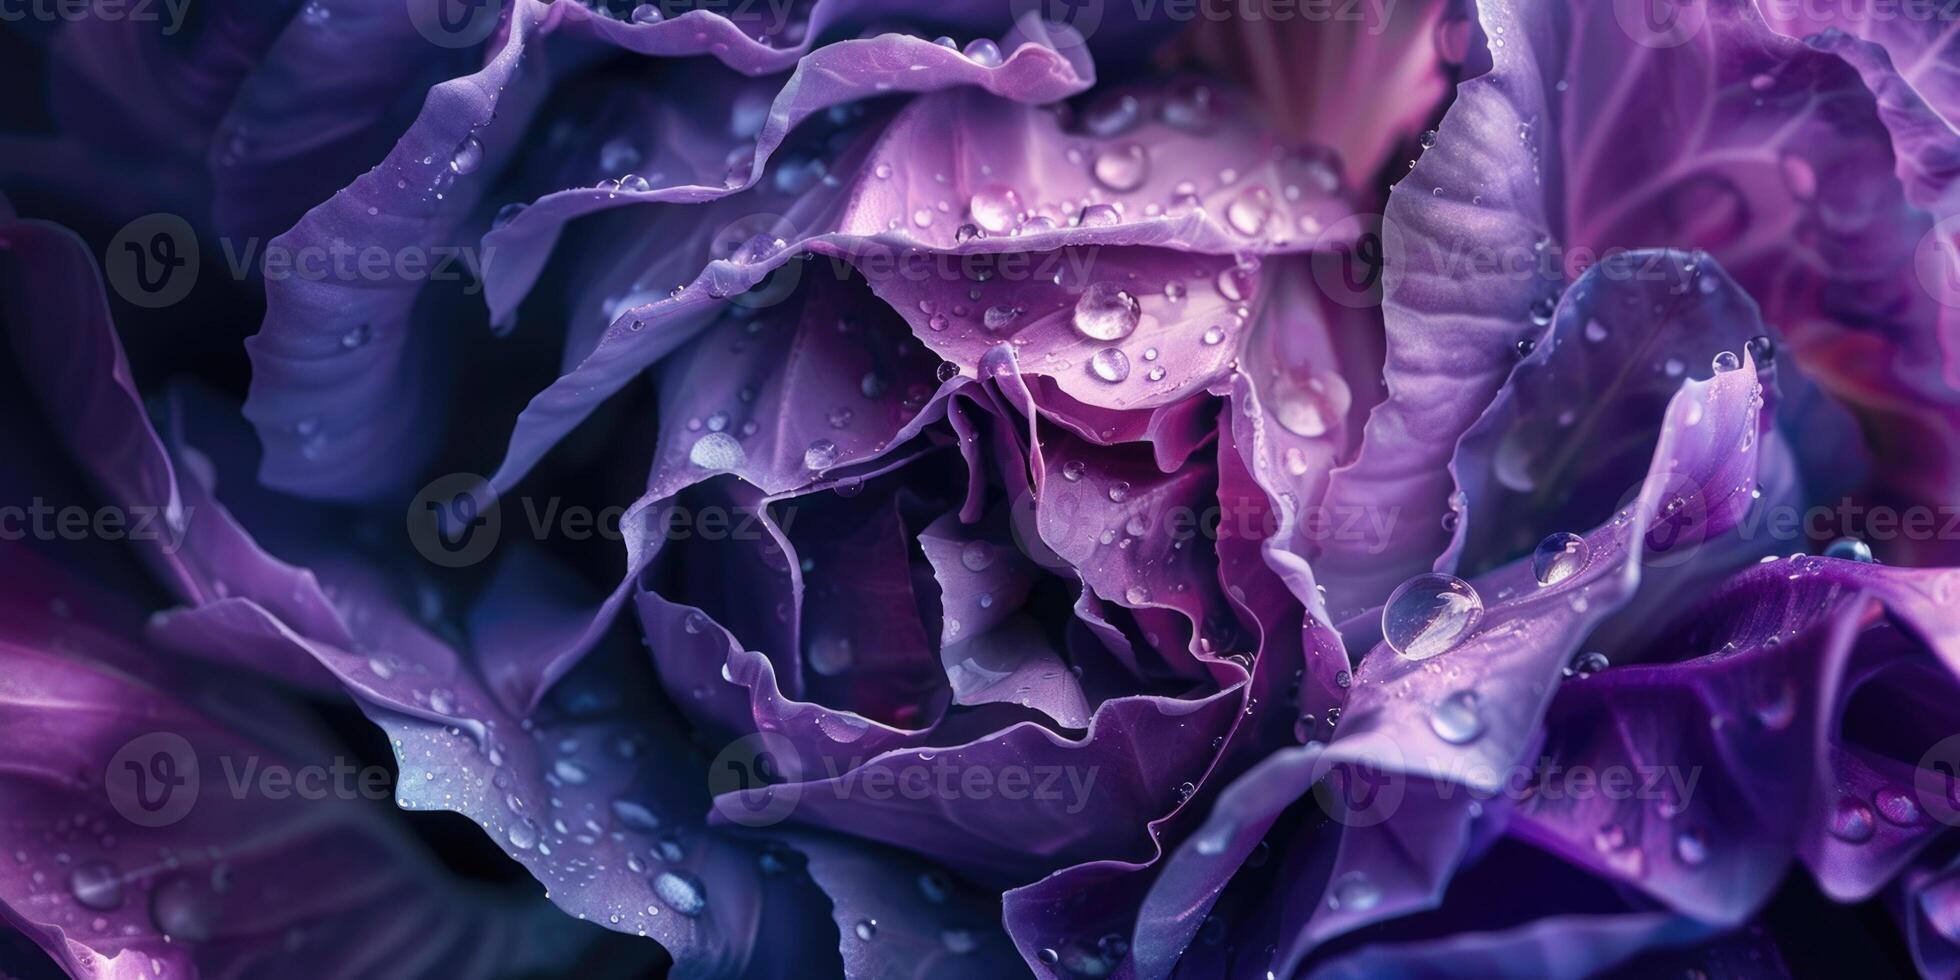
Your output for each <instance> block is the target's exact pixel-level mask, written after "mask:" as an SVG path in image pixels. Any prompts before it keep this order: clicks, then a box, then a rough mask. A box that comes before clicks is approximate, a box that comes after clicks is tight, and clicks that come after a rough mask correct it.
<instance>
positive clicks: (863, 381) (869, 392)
mask: <svg viewBox="0 0 1960 980" xmlns="http://www.w3.org/2000/svg"><path fill="white" fill-rule="evenodd" d="M887 387H888V386H887V385H886V384H885V379H884V378H883V377H880V376H879V374H878V372H876V371H866V372H864V377H862V378H859V379H858V394H860V395H863V396H864V397H866V398H877V397H879V396H881V395H883V394H884V393H885V390H886V388H887Z"/></svg>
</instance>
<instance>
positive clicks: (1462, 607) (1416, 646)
mask: <svg viewBox="0 0 1960 980" xmlns="http://www.w3.org/2000/svg"><path fill="white" fill-rule="evenodd" d="M1483 615H1484V600H1483V597H1482V596H1479V595H1478V594H1477V590H1476V589H1475V588H1472V587H1471V585H1470V583H1468V582H1465V581H1464V580H1462V579H1460V578H1457V577H1456V576H1454V575H1445V574H1443V573H1442V572H1424V573H1423V574H1421V575H1417V576H1416V577H1414V578H1412V579H1410V580H1408V581H1407V582H1404V583H1402V584H1401V585H1400V586H1398V587H1397V588H1396V590H1395V591H1394V592H1393V593H1391V594H1390V595H1389V597H1388V602H1387V603H1386V604H1384V605H1383V606H1382V639H1383V640H1384V641H1385V642H1387V643H1388V646H1389V649H1391V650H1394V651H1395V652H1396V653H1398V654H1400V655H1401V656H1403V657H1405V658H1407V659H1409V660H1427V659H1429V658H1430V657H1433V656H1436V655H1437V654H1439V653H1442V652H1444V651H1446V650H1448V649H1450V648H1451V647H1453V646H1455V645H1456V644H1457V643H1458V642H1459V641H1461V640H1462V639H1463V638H1464V637H1467V636H1469V635H1470V632H1471V631H1472V630H1474V629H1476V628H1477V622H1478V620H1480V619H1482V618H1483Z"/></svg>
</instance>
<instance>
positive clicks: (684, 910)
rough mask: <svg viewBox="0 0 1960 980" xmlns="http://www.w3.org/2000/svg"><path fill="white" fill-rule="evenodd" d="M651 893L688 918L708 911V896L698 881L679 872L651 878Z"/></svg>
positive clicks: (661, 874) (666, 872) (670, 872)
mask: <svg viewBox="0 0 1960 980" xmlns="http://www.w3.org/2000/svg"><path fill="white" fill-rule="evenodd" d="M653 893H654V894H655V895H658V896H660V901H661V902H663V903H665V904H666V906H667V907H668V908H670V909H673V910H674V911H676V912H679V913H680V914H682V915H684V916H687V917H688V918H690V919H692V918H697V917H699V916H700V914H701V913H702V912H705V911H707V909H708V896H707V893H706V891H705V890H704V889H703V887H702V885H701V881H700V879H698V878H696V877H694V876H693V875H690V874H687V873H686V872H681V871H662V872H660V873H659V874H657V875H655V876H654V878H653Z"/></svg>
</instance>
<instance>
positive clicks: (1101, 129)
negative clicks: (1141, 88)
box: [1082, 95, 1143, 139]
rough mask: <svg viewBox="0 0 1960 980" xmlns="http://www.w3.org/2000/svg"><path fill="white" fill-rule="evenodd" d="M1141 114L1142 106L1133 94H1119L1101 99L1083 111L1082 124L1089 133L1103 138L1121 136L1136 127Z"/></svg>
mask: <svg viewBox="0 0 1960 980" xmlns="http://www.w3.org/2000/svg"><path fill="white" fill-rule="evenodd" d="M1142 115H1143V106H1142V105H1141V104H1140V103H1138V102H1137V98H1136V96H1134V95H1120V96H1114V97H1111V98H1106V99H1103V100H1102V101H1100V102H1097V103H1096V104H1095V105H1094V106H1091V107H1090V109H1089V111H1088V112H1086V113H1083V116H1082V125H1083V128H1085V129H1087V130H1088V131H1089V132H1090V133H1092V134H1094V135H1096V136H1101V137H1103V138H1105V139H1107V138H1109V137H1112V136H1121V135H1123V134H1124V133H1127V132H1129V131H1130V130H1131V129H1133V128H1135V127H1136V124H1137V120H1138V119H1139V118H1141V117H1142Z"/></svg>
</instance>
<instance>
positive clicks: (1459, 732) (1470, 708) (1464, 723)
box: [1429, 690, 1484, 745]
mask: <svg viewBox="0 0 1960 980" xmlns="http://www.w3.org/2000/svg"><path fill="white" fill-rule="evenodd" d="M1429 730H1430V731H1432V732H1435V733H1436V737H1437V738H1440V739H1442V740H1443V741H1445V742H1448V743H1450V744H1451V745H1464V744H1466V743H1469V742H1474V741H1476V740H1477V736H1479V735H1482V734H1483V733H1484V716H1483V713H1482V712H1481V711H1479V710H1478V705H1477V692H1475V691H1471V690H1462V691H1458V692H1456V693H1455V694H1452V695H1450V696H1449V697H1446V698H1444V699H1443V700H1441V701H1438V702H1436V706H1435V707H1434V708H1431V709H1430V710H1429Z"/></svg>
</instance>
